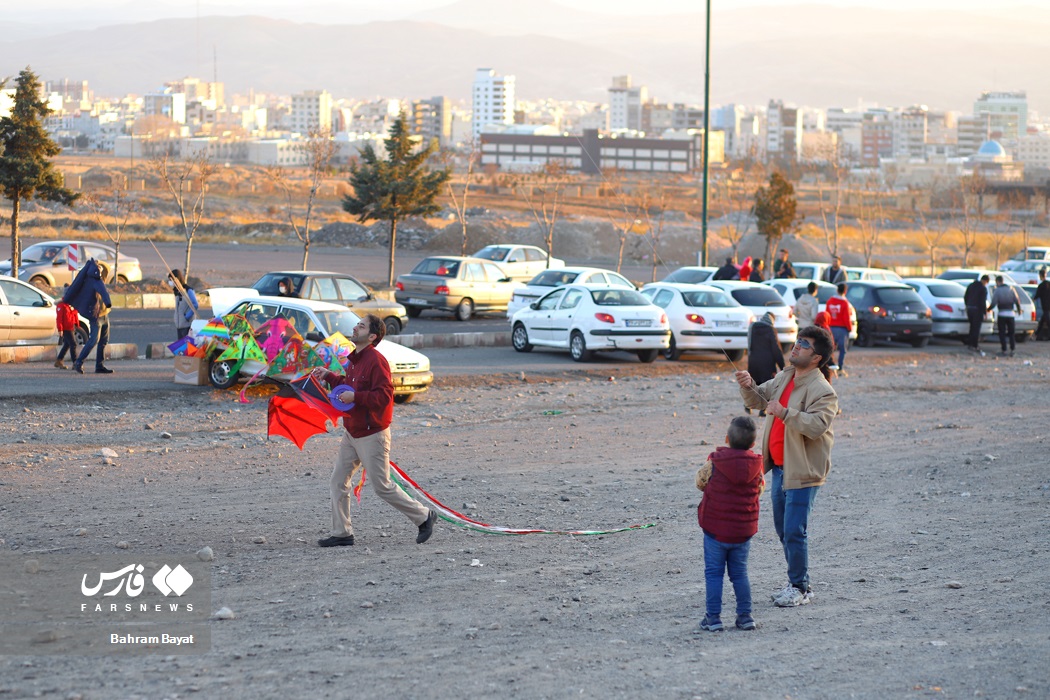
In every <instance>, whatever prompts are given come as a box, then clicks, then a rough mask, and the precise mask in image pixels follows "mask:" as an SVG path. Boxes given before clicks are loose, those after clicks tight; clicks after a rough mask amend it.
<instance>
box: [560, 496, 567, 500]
mask: <svg viewBox="0 0 1050 700" xmlns="http://www.w3.org/2000/svg"><path fill="white" fill-rule="evenodd" d="M558 499H559V500H562V501H568V500H569V497H568V496H559V497H558Z"/></svg>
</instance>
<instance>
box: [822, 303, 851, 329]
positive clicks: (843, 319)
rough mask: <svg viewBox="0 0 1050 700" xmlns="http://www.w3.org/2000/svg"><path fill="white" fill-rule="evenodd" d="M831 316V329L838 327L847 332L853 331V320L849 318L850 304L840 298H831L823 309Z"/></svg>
mask: <svg viewBox="0 0 1050 700" xmlns="http://www.w3.org/2000/svg"><path fill="white" fill-rule="evenodd" d="M824 308H826V309H827V311H828V316H831V325H832V327H834V326H838V327H839V328H845V329H846V330H848V331H851V330H853V320H852V319H851V318H850V316H849V309H850V304H849V302H848V301H846V300H845V299H843V298H842V297H831V298H830V299H828V303H827V304H826V305H825V307H824Z"/></svg>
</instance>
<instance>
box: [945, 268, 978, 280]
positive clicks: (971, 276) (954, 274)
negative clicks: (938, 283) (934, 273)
mask: <svg viewBox="0 0 1050 700" xmlns="http://www.w3.org/2000/svg"><path fill="white" fill-rule="evenodd" d="M939 277H940V278H941V279H942V280H975V279H977V278H978V277H980V275H979V274H978V273H976V272H967V271H966V270H947V271H945V272H942V273H941V274H940V275H939Z"/></svg>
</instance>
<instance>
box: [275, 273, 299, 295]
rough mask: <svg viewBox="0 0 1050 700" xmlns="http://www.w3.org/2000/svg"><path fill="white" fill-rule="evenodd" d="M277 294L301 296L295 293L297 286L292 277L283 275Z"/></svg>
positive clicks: (278, 284)
mask: <svg viewBox="0 0 1050 700" xmlns="http://www.w3.org/2000/svg"><path fill="white" fill-rule="evenodd" d="M277 296H279V297H293V298H297V297H298V296H299V295H298V294H296V293H295V286H294V285H293V284H292V278H291V277H282V278H281V280H280V281H279V282H278V283H277Z"/></svg>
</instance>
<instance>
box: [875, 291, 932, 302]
mask: <svg viewBox="0 0 1050 700" xmlns="http://www.w3.org/2000/svg"><path fill="white" fill-rule="evenodd" d="M875 296H877V297H878V298H879V301H880V302H882V303H883V304H885V305H886V306H896V305H898V304H912V303H915V302H917V301H918V302H921V301H922V298H921V297H920V296H919V295H918V293H917V292H916V291H915V290H914V289H912V288H911V287H908V288H907V289H904V288H903V287H883V288H882V289H876V290H875Z"/></svg>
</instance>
